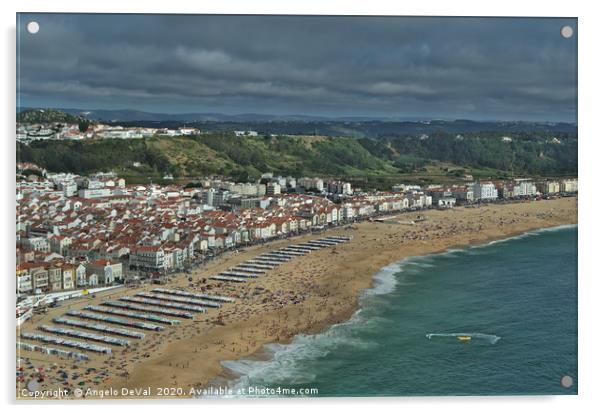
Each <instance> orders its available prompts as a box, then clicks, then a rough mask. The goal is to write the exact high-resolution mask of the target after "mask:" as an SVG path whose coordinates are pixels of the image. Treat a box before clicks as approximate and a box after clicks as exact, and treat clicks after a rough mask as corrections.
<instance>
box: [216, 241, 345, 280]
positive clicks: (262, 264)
mask: <svg viewBox="0 0 602 413" xmlns="http://www.w3.org/2000/svg"><path fill="white" fill-rule="evenodd" d="M350 239H351V238H350V237H342V236H331V237H325V238H319V239H316V240H311V241H307V242H304V243H301V244H293V245H289V246H287V247H284V248H281V249H279V250H276V251H272V252H268V253H264V254H261V255H259V256H257V257H255V258H253V259H250V260H247V261H245V262H243V263H241V264H238V265H237V266H236V267H232V268H230V269H229V270H227V271H222V272H220V273H219V274H217V275H213V276H211V277H209V279H210V280H216V281H224V282H233V283H244V282H247V281H248V280H249V279H252V278H257V277H259V276H260V275H263V274H265V273H266V272H267V271H269V270H272V269H274V268H276V267H278V266H279V265H280V264H283V263H285V262H287V261H290V260H291V259H293V258H296V257H301V256H303V255H306V254H308V253H310V252H312V251H317V250H320V249H322V248H327V247H332V246H335V245H338V244H340V243H343V242H347V241H349V240H350Z"/></svg>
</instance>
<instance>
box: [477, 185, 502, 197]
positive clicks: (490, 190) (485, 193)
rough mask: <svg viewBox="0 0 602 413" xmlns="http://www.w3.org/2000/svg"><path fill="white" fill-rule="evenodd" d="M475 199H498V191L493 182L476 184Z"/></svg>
mask: <svg viewBox="0 0 602 413" xmlns="http://www.w3.org/2000/svg"><path fill="white" fill-rule="evenodd" d="M473 193H474V198H475V199H482V200H488V199H497V195H498V194H497V189H496V188H495V185H494V184H493V183H491V182H476V183H475V184H474V188H473Z"/></svg>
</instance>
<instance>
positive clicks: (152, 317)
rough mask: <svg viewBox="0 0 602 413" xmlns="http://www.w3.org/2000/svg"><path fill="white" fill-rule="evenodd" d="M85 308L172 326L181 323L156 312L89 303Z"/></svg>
mask: <svg viewBox="0 0 602 413" xmlns="http://www.w3.org/2000/svg"><path fill="white" fill-rule="evenodd" d="M84 310H88V311H94V312H95V313H103V314H113V315H120V316H123V317H129V318H138V319H140V320H148V321H155V322H157V323H161V324H168V325H171V326H173V325H176V324H180V321H179V320H172V319H169V318H165V317H161V316H158V315H154V314H141V313H136V312H133V311H128V310H121V309H117V308H107V307H100V306H96V305H89V306H86V307H84Z"/></svg>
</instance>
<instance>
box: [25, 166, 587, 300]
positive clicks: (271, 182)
mask: <svg viewBox="0 0 602 413" xmlns="http://www.w3.org/2000/svg"><path fill="white" fill-rule="evenodd" d="M18 170H19V174H18V182H17V211H16V212H17V216H16V222H17V224H16V225H17V228H16V230H17V233H16V241H17V267H16V285H17V296H18V297H19V298H24V297H27V296H30V295H40V294H47V293H52V292H64V291H72V290H82V289H87V288H96V287H101V286H111V285H115V284H128V283H140V282H146V281H149V280H150V281H153V282H162V281H164V280H165V278H166V277H169V276H170V275H171V274H174V273H177V272H182V271H190V270H191V269H192V268H195V267H198V266H199V265H202V264H203V263H204V262H205V261H207V260H210V259H212V258H213V257H215V256H217V255H219V254H220V253H222V252H224V251H228V250H232V249H238V248H243V247H245V246H249V245H253V244H257V243H264V242H267V241H270V240H274V239H281V238H285V237H291V236H296V235H300V234H304V233H310V232H312V231H322V230H326V229H328V228H330V227H336V226H341V225H346V224H350V223H353V222H356V221H360V220H367V219H375V218H378V217H379V216H381V215H386V214H392V213H399V212H404V211H419V210H423V209H428V208H439V209H446V208H454V207H460V206H464V207H474V206H478V205H480V204H482V203H491V202H508V201H511V200H525V199H538V198H543V197H555V196H567V195H572V194H575V193H576V192H577V179H545V180H533V179H526V178H524V179H516V180H512V181H471V182H466V183H464V184H458V185H451V186H442V185H429V186H426V187H420V186H417V185H403V184H400V185H394V186H393V187H392V188H391V190H390V191H378V192H363V191H361V190H357V189H354V188H352V187H351V185H350V184H349V183H348V182H342V181H334V180H332V181H330V180H328V179H325V178H324V179H323V178H317V177H313V178H307V177H299V178H295V177H290V176H288V177H282V176H273V174H271V173H266V174H264V175H263V176H262V178H261V180H260V181H258V182H251V183H249V182H245V183H235V182H232V181H229V180H227V179H218V178H206V179H201V180H199V181H198V186H194V187H188V186H178V185H164V186H161V185H127V184H126V182H125V180H124V179H122V178H119V177H117V176H115V174H113V173H98V174H95V175H92V176H86V177H83V176H77V175H73V174H68V173H49V172H47V171H45V170H44V169H42V168H40V167H38V166H37V165H32V164H23V163H21V164H19V165H18ZM21 172H25V173H29V175H24V174H21ZM469 178H470V177H469ZM408 219H409V218H408ZM410 221H411V220H410Z"/></svg>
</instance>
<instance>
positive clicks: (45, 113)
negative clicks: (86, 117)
mask: <svg viewBox="0 0 602 413" xmlns="http://www.w3.org/2000/svg"><path fill="white" fill-rule="evenodd" d="M80 120H81V118H80V117H79V116H76V115H72V114H70V113H66V112H63V111H60V110H55V109H27V110H23V111H21V112H19V113H17V122H19V123H55V122H59V123H78V122H79V121H80Z"/></svg>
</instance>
